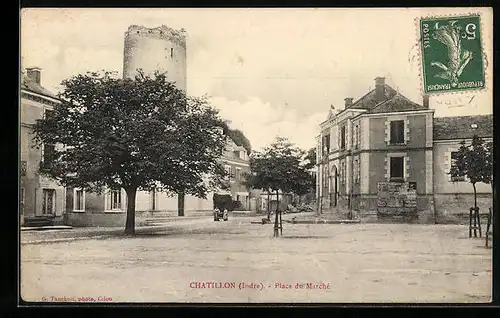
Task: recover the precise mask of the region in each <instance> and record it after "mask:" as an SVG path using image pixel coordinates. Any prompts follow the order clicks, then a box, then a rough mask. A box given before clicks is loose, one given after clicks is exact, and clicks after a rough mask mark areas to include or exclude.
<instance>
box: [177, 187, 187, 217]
mask: <svg viewBox="0 0 500 318" xmlns="http://www.w3.org/2000/svg"><path fill="white" fill-rule="evenodd" d="M184 197H185V195H184V192H179V193H178V194H177V215H178V216H184Z"/></svg>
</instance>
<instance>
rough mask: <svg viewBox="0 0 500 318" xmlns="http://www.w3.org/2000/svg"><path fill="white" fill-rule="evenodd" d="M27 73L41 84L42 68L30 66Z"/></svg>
mask: <svg viewBox="0 0 500 318" xmlns="http://www.w3.org/2000/svg"><path fill="white" fill-rule="evenodd" d="M26 73H27V74H28V77H29V78H30V79H31V80H32V81H34V82H36V83H37V84H38V85H41V73H42V69H41V68H39V67H29V68H26Z"/></svg>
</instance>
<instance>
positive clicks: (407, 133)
mask: <svg viewBox="0 0 500 318" xmlns="http://www.w3.org/2000/svg"><path fill="white" fill-rule="evenodd" d="M404 123H405V126H404V131H405V133H404V134H405V143H406V144H408V143H409V141H410V120H409V119H408V118H405V121H404Z"/></svg>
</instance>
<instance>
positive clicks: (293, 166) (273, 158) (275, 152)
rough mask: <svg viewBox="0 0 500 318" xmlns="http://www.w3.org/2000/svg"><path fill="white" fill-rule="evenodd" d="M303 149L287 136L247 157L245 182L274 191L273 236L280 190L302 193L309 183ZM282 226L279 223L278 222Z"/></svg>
mask: <svg viewBox="0 0 500 318" xmlns="http://www.w3.org/2000/svg"><path fill="white" fill-rule="evenodd" d="M304 156H305V152H304V151H303V150H301V149H300V148H298V147H295V146H294V145H293V144H292V143H291V142H290V141H289V140H288V139H286V138H281V137H278V138H276V140H275V141H274V142H273V143H272V144H271V145H270V146H268V147H266V148H264V149H263V150H262V151H260V152H254V153H253V154H252V156H251V158H250V171H251V174H250V175H249V177H248V182H249V184H251V186H252V188H254V189H264V190H266V191H269V192H271V193H273V194H276V200H277V203H278V204H277V206H276V214H275V221H274V236H279V234H280V232H279V223H278V215H279V220H281V212H280V210H279V192H281V193H283V194H285V193H296V194H299V195H300V194H303V193H307V192H305V191H306V190H305V189H306V188H308V187H309V185H310V180H311V175H310V174H309V172H308V171H307V169H306V167H305V165H304V160H303V159H304ZM281 226H282V225H281Z"/></svg>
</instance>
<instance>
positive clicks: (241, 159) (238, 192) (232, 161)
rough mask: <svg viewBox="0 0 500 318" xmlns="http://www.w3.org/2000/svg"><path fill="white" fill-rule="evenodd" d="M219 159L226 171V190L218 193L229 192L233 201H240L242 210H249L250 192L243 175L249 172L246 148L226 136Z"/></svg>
mask: <svg viewBox="0 0 500 318" xmlns="http://www.w3.org/2000/svg"><path fill="white" fill-rule="evenodd" d="M221 160H222V162H223V164H224V168H225V170H226V173H227V187H228V190H226V191H219V193H221V194H222V193H225V194H230V195H231V197H232V198H233V200H234V201H238V202H240V204H241V209H242V210H250V192H249V191H248V187H247V186H246V185H245V184H244V181H245V175H246V174H248V173H250V158H249V157H248V153H247V151H246V149H245V148H244V147H242V146H238V145H236V144H235V143H234V141H233V140H231V138H228V143H227V146H226V150H225V151H224V154H223V156H222V158H221Z"/></svg>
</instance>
